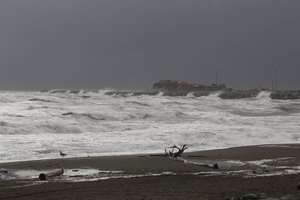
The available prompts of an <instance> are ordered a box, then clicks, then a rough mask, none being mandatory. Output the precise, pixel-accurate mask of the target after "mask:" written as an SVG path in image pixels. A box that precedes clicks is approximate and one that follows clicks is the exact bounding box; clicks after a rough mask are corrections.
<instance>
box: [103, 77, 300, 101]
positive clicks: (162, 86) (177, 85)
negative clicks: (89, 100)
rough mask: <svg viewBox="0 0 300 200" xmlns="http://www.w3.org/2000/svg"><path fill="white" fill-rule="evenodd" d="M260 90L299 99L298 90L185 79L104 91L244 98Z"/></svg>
mask: <svg viewBox="0 0 300 200" xmlns="http://www.w3.org/2000/svg"><path fill="white" fill-rule="evenodd" d="M262 91H269V93H270V98H271V99H279V100H289V99H291V100H293V99H300V90H281V91H271V90H269V89H260V88H257V89H250V90H233V89H230V88H226V85H225V84H218V85H217V84H212V85H201V84H191V83H188V82H187V81H173V80H160V81H159V82H157V83H154V85H153V89H152V90H147V91H138V92H127V91H111V92H106V93H105V94H106V95H118V96H124V97H126V96H141V95H150V96H154V95H162V96H171V97H176V96H187V95H193V96H195V97H201V96H208V95H210V94H211V93H213V92H220V95H219V97H220V98H221V99H245V98H255V97H257V96H258V94H259V93H260V92H262Z"/></svg>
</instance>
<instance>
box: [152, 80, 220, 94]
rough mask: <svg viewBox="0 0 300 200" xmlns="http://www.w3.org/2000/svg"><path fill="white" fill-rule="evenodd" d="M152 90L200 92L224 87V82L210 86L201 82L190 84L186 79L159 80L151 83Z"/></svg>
mask: <svg viewBox="0 0 300 200" xmlns="http://www.w3.org/2000/svg"><path fill="white" fill-rule="evenodd" d="M153 89H154V90H158V91H176V92H179V91H183V92H201V91H218V90H224V89H226V85H225V84H219V85H217V84H212V85H210V86H207V85H201V84H191V83H188V82H187V81H173V80H160V81H159V82H157V83H154V85H153Z"/></svg>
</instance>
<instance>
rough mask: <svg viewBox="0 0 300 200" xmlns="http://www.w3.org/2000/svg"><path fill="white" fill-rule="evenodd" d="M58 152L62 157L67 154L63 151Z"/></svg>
mask: <svg viewBox="0 0 300 200" xmlns="http://www.w3.org/2000/svg"><path fill="white" fill-rule="evenodd" d="M59 154H60V155H61V156H62V157H64V156H66V155H67V154H65V153H63V152H62V151H59Z"/></svg>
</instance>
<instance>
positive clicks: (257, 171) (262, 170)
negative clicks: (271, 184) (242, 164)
mask: <svg viewBox="0 0 300 200" xmlns="http://www.w3.org/2000/svg"><path fill="white" fill-rule="evenodd" d="M268 172H270V170H268V169H255V170H253V171H252V173H253V174H264V173H268Z"/></svg>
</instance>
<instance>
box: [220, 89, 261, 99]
mask: <svg viewBox="0 0 300 200" xmlns="http://www.w3.org/2000/svg"><path fill="white" fill-rule="evenodd" d="M260 92H261V90H258V89H254V90H228V91H224V92H222V93H221V94H220V95H219V97H220V98H221V99H244V98H253V97H257V95H258V94H259V93H260Z"/></svg>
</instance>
